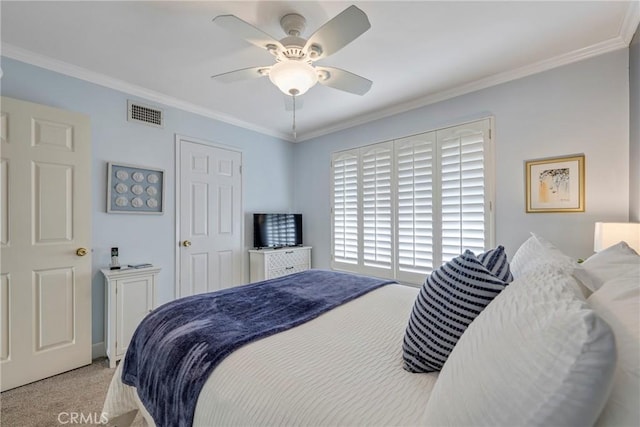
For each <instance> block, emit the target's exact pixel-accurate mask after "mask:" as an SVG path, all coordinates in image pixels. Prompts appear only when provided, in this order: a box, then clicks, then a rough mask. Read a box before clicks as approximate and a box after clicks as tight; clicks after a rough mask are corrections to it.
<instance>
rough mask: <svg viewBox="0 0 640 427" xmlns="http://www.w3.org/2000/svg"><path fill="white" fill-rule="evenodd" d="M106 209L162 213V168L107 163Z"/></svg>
mask: <svg viewBox="0 0 640 427" xmlns="http://www.w3.org/2000/svg"><path fill="white" fill-rule="evenodd" d="M107 169H108V179H107V186H108V188H107V212H109V213H146V214H161V213H163V210H164V200H163V199H164V191H163V190H164V171H163V170H162V169H151V168H146V167H141V166H134V165H127V164H121V163H113V162H109V163H108V167H107Z"/></svg>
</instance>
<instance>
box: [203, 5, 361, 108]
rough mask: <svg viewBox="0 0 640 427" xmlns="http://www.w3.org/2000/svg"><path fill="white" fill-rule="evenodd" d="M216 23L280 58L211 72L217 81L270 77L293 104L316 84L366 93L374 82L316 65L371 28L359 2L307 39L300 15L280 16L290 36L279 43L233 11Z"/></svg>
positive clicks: (221, 16) (215, 21)
mask: <svg viewBox="0 0 640 427" xmlns="http://www.w3.org/2000/svg"><path fill="white" fill-rule="evenodd" d="M213 22H214V23H216V24H217V25H219V26H221V27H222V28H224V29H226V30H227V31H229V32H231V33H233V34H236V35H238V36H240V37H242V38H244V39H245V40H247V41H248V42H249V43H252V44H254V45H256V46H258V47H261V48H263V49H266V50H267V51H268V52H269V53H271V54H272V55H273V56H274V57H275V61H276V62H275V64H273V65H268V66H262V67H251V68H243V69H240V70H235V71H230V72H226V73H222V74H217V75H215V76H212V78H213V79H216V80H217V81H220V82H225V83H230V82H235V81H239V80H245V79H252V78H257V77H266V76H269V79H270V80H271V82H273V84H275V85H276V86H277V87H278V88H279V89H280V90H281V91H282V92H284V93H285V94H286V95H290V96H292V97H293V98H294V102H295V98H296V97H297V96H299V95H302V94H304V93H305V92H306V91H307V90H309V89H310V88H311V87H312V86H314V85H315V84H316V83H320V84H322V85H325V86H329V87H332V88H334V89H339V90H342V91H345V92H349V93H354V94H357V95H364V94H365V93H367V92H368V91H369V89H370V88H371V84H372V82H371V80H368V79H366V78H364V77H361V76H358V75H356V74H353V73H350V72H348V71H345V70H342V69H340V68H334V67H325V66H316V65H314V62H315V61H318V60H320V59H324V58H326V57H327V56H329V55H331V54H333V53H335V52H337V51H339V50H340V49H342V48H343V47H345V46H346V45H348V44H349V43H351V42H352V41H353V40H355V39H356V38H358V37H359V36H360V35H361V34H362V33H364V32H365V31H367V30H368V29H369V28H371V24H370V23H369V19H368V18H367V15H366V14H365V13H364V12H363V11H362V10H360V9H358V8H357V7H356V6H350V7H348V8H346V9H345V10H343V11H342V12H341V13H340V14H338V15H337V16H336V17H334V18H333V19H331V20H330V21H328V22H327V23H325V24H324V25H323V26H322V27H320V29H318V30H317V31H316V32H315V33H313V34H312V35H311V36H310V37H309V38H308V39H304V38H302V37H301V36H300V35H301V34H302V32H303V31H304V27H305V23H306V20H305V18H304V17H303V16H301V15H299V14H297V13H290V14H287V15H284V16H283V17H282V18H281V19H280V26H281V27H282V29H283V30H284V32H285V34H287V36H286V37H284V38H283V39H281V40H279V41H278V40H276V39H274V38H273V37H271V36H270V35H268V34H266V33H264V32H263V31H262V30H260V29H258V28H256V27H254V26H253V25H251V24H249V23H247V22H245V21H243V20H242V19H240V18H238V17H236V16H234V15H220V16H217V17H215V18H214V19H213ZM294 108H295V107H294ZM294 111H295V109H294Z"/></svg>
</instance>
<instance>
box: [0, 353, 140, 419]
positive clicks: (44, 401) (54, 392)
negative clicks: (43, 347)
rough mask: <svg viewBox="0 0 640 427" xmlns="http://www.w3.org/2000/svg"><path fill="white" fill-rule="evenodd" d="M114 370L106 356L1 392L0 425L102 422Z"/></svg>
mask: <svg viewBox="0 0 640 427" xmlns="http://www.w3.org/2000/svg"><path fill="white" fill-rule="evenodd" d="M114 372H115V369H109V365H108V362H107V359H96V360H94V361H93V363H92V364H91V365H88V366H85V367H82V368H79V369H75V370H73V371H69V372H65V373H64V374H60V375H56V376H55V377H51V378H47V379H44V380H42V381H38V382H35V383H31V384H27V385H25V386H22V387H18V388H14V389H12V390H8V391H5V392H4V393H2V394H0V411H1V413H0V423H1V424H0V425H2V427H30V426H34V427H35V426H38V427H40V426H61V425H96V424H98V425H99V424H100V423H101V420H100V414H101V411H102V404H103V403H104V399H105V397H106V395H107V389H108V388H109V383H110V382H111V377H113V374H114ZM74 414H75V415H74ZM72 417H75V418H72ZM74 421H75V422H74ZM80 421H84V422H82V423H80ZM136 421H138V420H136ZM135 424H138V423H137V422H136V423H135Z"/></svg>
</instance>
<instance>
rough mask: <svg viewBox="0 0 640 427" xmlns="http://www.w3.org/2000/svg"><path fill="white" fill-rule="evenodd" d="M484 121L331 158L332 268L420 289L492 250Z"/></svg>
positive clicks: (487, 141) (487, 123) (486, 125)
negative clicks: (429, 278) (442, 268)
mask: <svg viewBox="0 0 640 427" xmlns="http://www.w3.org/2000/svg"><path fill="white" fill-rule="evenodd" d="M490 127H491V121H490V119H484V120H481V121H477V122H473V123H468V124H464V125H459V126H455V127H451V128H446V129H440V130H436V131H432V132H427V133H424V134H420V135H414V136H411V137H407V138H402V139H397V140H394V141H387V142H383V143H379V144H373V145H368V146H366V147H361V148H358V149H352V150H347V151H341V152H337V153H334V154H333V155H332V161H331V167H332V182H331V199H332V200H331V201H332V218H331V223H332V267H333V268H336V269H340V270H347V271H353V272H358V273H363V274H371V275H375V276H379V277H388V278H392V279H395V280H399V281H403V282H408V283H421V282H422V281H424V276H425V275H426V274H428V273H430V272H431V271H432V270H433V269H434V268H436V267H437V266H439V265H441V264H442V263H444V262H447V261H449V260H450V259H452V258H454V257H455V256H457V255H459V254H460V253H461V252H463V251H464V250H465V249H470V250H472V251H474V252H476V253H478V252H482V251H483V250H485V248H486V247H488V246H490V245H491V244H492V240H493V239H492V212H491V207H492V203H491V198H492V187H493V185H492V180H491V179H490V174H489V172H490V170H491V167H490V166H491V164H492V163H491V156H490V153H491V150H490V147H491V144H490Z"/></svg>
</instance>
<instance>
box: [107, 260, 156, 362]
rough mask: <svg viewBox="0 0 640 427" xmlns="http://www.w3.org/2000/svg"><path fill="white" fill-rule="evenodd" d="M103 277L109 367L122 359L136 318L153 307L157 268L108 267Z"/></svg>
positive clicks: (136, 322)
mask: <svg viewBox="0 0 640 427" xmlns="http://www.w3.org/2000/svg"><path fill="white" fill-rule="evenodd" d="M101 271H102V274H104V277H105V300H106V308H105V322H104V327H105V333H104V339H105V345H106V348H107V357H108V358H109V367H110V368H114V367H115V366H116V361H118V360H120V359H122V358H123V357H124V354H125V353H126V351H127V347H128V346H129V341H131V337H132V336H133V333H134V332H135V330H136V328H137V327H138V325H139V324H140V321H141V320H142V318H143V317H145V316H146V315H147V314H148V313H150V312H151V310H153V309H154V308H155V305H156V302H155V301H156V282H157V278H158V273H159V272H160V268H158V267H148V268H137V269H136V268H129V269H126V270H109V269H108V268H103V269H102V270H101Z"/></svg>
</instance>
